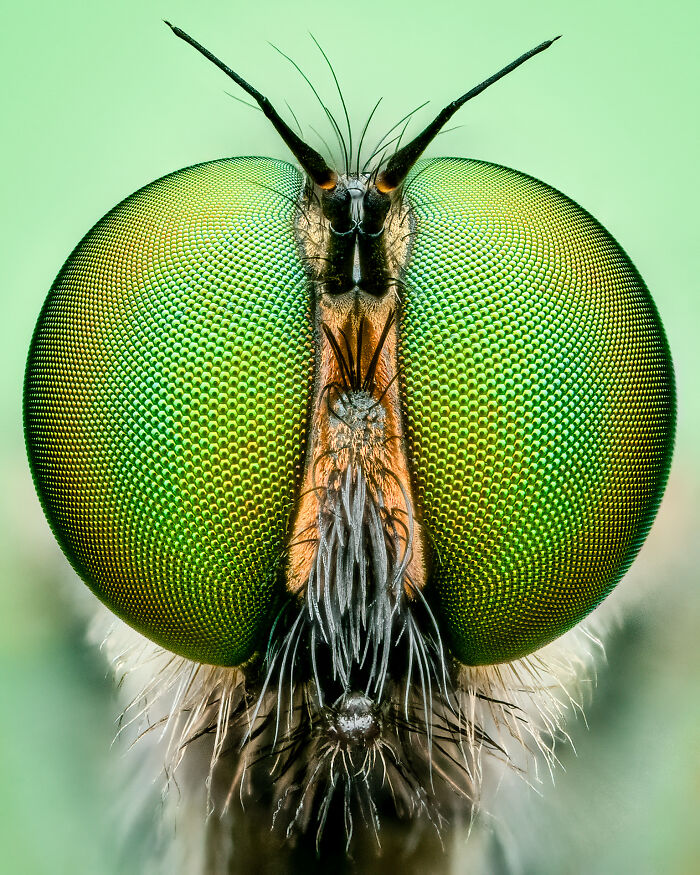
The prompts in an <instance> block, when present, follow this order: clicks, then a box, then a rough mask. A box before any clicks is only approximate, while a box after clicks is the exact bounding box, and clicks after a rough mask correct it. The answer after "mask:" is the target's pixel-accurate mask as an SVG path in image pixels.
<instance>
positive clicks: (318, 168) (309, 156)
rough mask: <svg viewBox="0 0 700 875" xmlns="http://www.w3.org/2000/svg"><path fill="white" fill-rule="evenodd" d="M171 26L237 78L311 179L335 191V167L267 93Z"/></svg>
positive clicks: (187, 35)
mask: <svg viewBox="0 0 700 875" xmlns="http://www.w3.org/2000/svg"><path fill="white" fill-rule="evenodd" d="M165 23H166V24H167V25H168V27H169V28H170V29H171V30H172V32H173V33H174V34H175V36H177V37H179V38H180V39H181V40H184V41H185V42H186V43H189V44H190V45H191V46H192V48H195V49H197V51H198V52H200V53H201V54H202V55H204V57H205V58H207V59H208V60H210V61H211V62H212V63H213V64H216V66H217V67H218V68H219V69H220V70H223V72H224V73H226V75H227V76H228V77H229V78H231V79H233V81H234V82H235V83H236V84H237V85H240V87H241V88H242V89H243V90H244V91H245V92H246V93H247V94H249V95H250V96H251V97H252V98H253V100H255V102H256V103H257V104H258V106H259V107H260V109H261V110H262V111H263V113H264V114H265V115H266V116H267V118H269V119H270V121H271V122H272V124H273V126H274V128H275V130H276V131H277V133H278V134H279V135H280V137H282V139H283V140H284V142H285V143H286V144H287V146H289V148H290V149H291V151H292V154H293V155H294V157H295V158H296V159H297V161H298V162H299V163H300V164H301V166H302V167H303V168H304V170H305V171H306V172H307V173H308V175H309V176H310V177H311V179H312V180H313V181H314V182H315V183H316V185H318V186H320V187H321V188H324V189H326V190H331V189H333V188H335V185H336V182H337V180H338V175H337V174H336V173H335V171H333V170H331V168H330V167H329V166H328V165H327V164H326V162H325V160H324V159H323V156H321V155H320V154H319V153H318V152H317V151H316V150H315V149H312V148H311V146H308V145H307V144H306V143H305V142H304V141H303V140H302V139H301V138H300V137H298V136H297V135H296V134H295V133H294V131H293V130H292V129H291V128H290V127H289V125H288V124H287V123H286V122H285V121H284V120H283V119H282V118H281V116H280V115H279V113H278V112H277V110H276V109H275V108H274V106H273V105H272V104H271V103H270V101H269V100H268V99H267V97H265V95H264V94H261V93H260V92H259V91H258V90H257V89H256V88H253V86H252V85H249V84H248V83H247V82H246V81H245V79H243V78H242V77H241V76H239V75H238V73H236V72H235V70H232V69H231V68H230V67H228V66H226V64H224V62H223V61H220V60H219V59H218V58H217V57H216V55H213V54H212V53H211V52H210V51H209V50H208V49H205V48H204V46H203V45H200V43H198V42H197V40H195V39H193V38H192V37H191V36H190V35H189V34H187V33H185V31H184V30H181V29H180V28H179V27H175V25H173V24H171V23H170V22H169V21H166V22H165Z"/></svg>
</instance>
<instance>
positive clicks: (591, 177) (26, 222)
mask: <svg viewBox="0 0 700 875" xmlns="http://www.w3.org/2000/svg"><path fill="white" fill-rule="evenodd" d="M162 18H168V19H170V20H172V21H173V22H175V23H177V24H179V25H180V26H181V27H183V28H185V29H187V30H189V31H190V32H191V33H192V34H193V35H195V36H196V37H197V38H198V39H200V40H201V41H202V42H204V43H205V44H206V45H207V46H209V47H210V48H211V49H212V50H213V51H215V52H216V53H217V54H219V55H220V56H222V57H223V58H225V59H226V60H227V61H229V63H231V64H232V65H233V66H235V68H236V69H237V70H238V71H239V72H240V73H241V74H243V75H244V76H246V77H247V78H248V79H250V80H251V81H252V82H253V83H254V84H255V85H256V86H257V87H258V88H260V89H261V90H262V91H263V93H266V94H268V96H269V97H270V98H271V99H272V100H273V102H275V103H276V105H278V107H280V109H284V100H285V99H287V100H289V102H290V103H291V104H292V106H293V107H294V109H295V111H296V114H297V116H299V117H300V118H301V119H303V120H306V121H308V122H309V123H311V124H313V125H315V126H316V127H321V126H322V124H323V119H322V117H321V115H320V112H319V110H318V108H317V107H316V106H315V105H314V103H313V101H312V99H311V97H310V96H309V93H308V90H307V88H306V86H305V84H304V83H303V81H301V80H300V79H299V77H297V76H296V75H295V74H294V73H293V71H291V70H290V68H289V66H288V65H286V62H284V60H283V59H282V58H280V57H279V56H278V55H277V54H276V53H275V52H274V51H273V50H272V49H270V47H269V46H268V45H267V42H266V41H267V40H270V41H272V42H274V43H276V44H278V45H280V46H281V47H282V48H283V49H284V50H285V51H286V52H288V53H289V54H291V55H292V56H293V57H294V58H295V59H297V60H298V61H299V62H301V63H303V65H304V66H305V67H306V68H307V69H308V70H309V72H310V74H311V75H312V78H313V79H314V81H316V82H318V83H319V85H320V88H321V91H322V92H323V93H324V94H325V95H327V96H328V97H329V99H331V100H332V88H331V83H330V81H329V76H328V73H327V71H326V70H325V68H324V66H323V62H322V60H321V59H320V57H319V56H318V53H317V52H316V51H315V49H314V47H313V44H312V43H311V41H310V39H309V37H308V35H307V33H306V31H307V30H308V29H310V30H312V31H313V32H314V34H315V35H316V36H317V37H318V38H319V40H320V41H321V43H322V44H323V45H324V47H325V48H326V49H327V51H328V53H329V54H330V56H331V58H332V60H333V62H334V64H335V67H336V71H337V73H338V75H339V77H340V79H341V83H342V84H343V86H344V89H345V92H346V96H347V99H348V103H349V107H350V111H351V117H352V118H353V119H354V121H355V126H356V127H359V126H360V125H361V123H362V121H363V120H364V117H365V115H366V113H367V112H368V111H369V109H370V108H371V106H372V105H373V103H374V102H375V100H376V98H377V97H378V96H379V95H380V94H383V95H384V102H383V110H382V111H381V112H379V113H378V116H377V126H376V128H375V129H374V134H375V135H376V136H379V135H381V134H382V133H383V132H384V130H385V129H386V128H387V127H389V126H390V125H391V124H393V123H394V122H395V121H396V120H397V119H398V118H399V117H400V116H402V115H403V114H404V113H405V112H407V111H408V110H409V109H411V108H413V106H415V105H417V104H418V103H421V102H422V101H423V100H426V99H430V101H431V106H430V108H427V109H426V110H424V111H423V114H421V115H420V116H419V119H420V120H421V121H427V119H428V117H429V115H428V114H429V112H430V111H431V109H433V110H434V109H435V108H437V107H439V106H441V105H443V104H444V103H446V102H447V101H448V100H451V99H452V98H454V97H456V96H457V95H458V94H460V93H462V92H463V91H465V90H466V89H467V88H469V87H471V86H472V85H473V84H475V83H476V82H478V81H480V80H481V79H482V78H484V76H486V75H488V74H490V73H492V72H493V71H494V70H496V69H498V68H499V67H500V66H501V65H502V64H504V63H505V62H507V61H509V60H511V59H512V58H514V57H515V56H517V55H518V54H520V53H521V52H522V51H524V50H525V49H527V48H530V47H531V46H533V45H535V44H537V43H539V42H541V41H542V40H543V39H545V38H547V37H551V36H554V35H556V34H558V33H562V34H564V39H562V40H561V41H560V42H558V43H557V44H556V45H555V46H554V47H553V48H552V49H550V50H549V51H548V52H547V53H545V54H544V55H542V56H540V57H539V58H537V59H536V60H534V61H532V62H530V63H529V64H528V65H526V66H525V67H524V68H522V69H521V70H519V71H518V72H517V73H515V74H514V75H513V76H511V77H509V78H507V79H506V80H504V81H503V82H501V83H499V84H498V85H497V86H495V88H494V89H493V90H490V91H489V92H488V93H487V94H485V95H483V96H482V97H480V98H479V99H478V100H477V101H475V102H474V103H473V104H470V105H469V106H468V107H467V108H465V109H464V110H462V112H461V113H460V115H459V116H458V117H457V123H458V124H460V125H462V127H461V128H460V129H459V130H456V131H453V132H452V133H448V134H445V135H444V136H441V137H440V138H439V139H438V141H437V142H436V143H435V144H434V146H433V148H432V154H443V155H464V156H470V157H475V158H484V159H488V160H490V161H494V162H497V163H501V164H505V165H509V166H512V167H515V168H517V169H519V170H522V171H525V172H527V173H530V174H532V175H534V176H536V177H539V178H541V179H543V180H545V181H546V182H548V183H550V184H551V185H554V186H556V187H557V188H560V189H561V190H562V191H564V192H565V193H566V194H568V195H569V196H570V197H572V198H573V199H574V200H576V201H578V202H580V203H581V204H582V205H583V206H584V207H586V209H588V210H589V211H590V212H592V213H593V215H595V216H596V217H597V218H598V219H599V220H600V221H601V222H602V223H603V224H604V225H605V226H606V227H607V228H608V229H609V230H610V231H611V233H612V234H613V235H614V236H615V237H616V238H617V239H618V240H619V242H620V243H621V244H622V246H623V247H624V248H625V249H626V250H627V251H628V253H629V254H630V256H631V258H632V260H633V261H634V262H635V264H636V265H637V267H638V268H639V270H640V272H641V274H642V276H643V277H644V278H645V279H646V281H647V284H648V285H649V287H650V289H651V291H652V294H653V295H654V297H655V300H656V302H657V305H658V307H659V310H660V312H661V316H662V319H663V320H664V323H665V325H666V329H667V332H668V336H669V341H670V344H671V349H672V352H673V355H674V359H675V364H676V369H677V375H678V392H679V408H680V410H679V417H680V418H679V432H678V439H677V450H676V458H675V463H674V468H673V471H672V477H671V483H670V485H669V489H668V492H667V497H666V499H665V501H664V505H663V507H662V510H661V513H660V516H659V520H658V522H657V525H656V526H655V528H654V530H653V532H652V535H651V537H650V539H649V541H648V543H647V545H646V546H645V547H644V549H643V551H642V553H641V554H640V557H639V559H638V560H637V562H636V563H635V565H634V567H633V569H632V571H631V572H630V575H629V576H628V579H627V580H625V582H624V583H623V584H621V586H620V587H619V588H618V593H617V594H615V595H613V596H612V597H611V598H613V599H614V598H618V599H619V601H620V606H621V610H622V611H623V612H624V614H625V616H626V618H627V620H628V622H627V624H626V625H625V626H624V627H623V629H622V631H620V632H619V633H617V634H616V635H615V636H613V639H612V641H611V643H610V646H609V648H608V653H609V663H610V667H609V668H608V669H607V670H605V669H604V670H603V671H602V673H601V677H600V680H599V683H598V690H597V692H596V695H595V698H594V703H593V705H592V707H591V708H590V709H589V712H588V722H589V726H590V728H589V729H586V727H585V726H584V724H583V722H582V721H580V720H579V721H578V722H577V723H575V724H574V725H573V727H572V735H573V738H574V741H575V743H576V746H577V749H578V758H576V757H574V756H573V754H571V753H570V752H568V753H567V752H564V753H563V754H562V756H563V758H564V764H565V766H566V771H565V772H564V771H561V772H560V773H559V775H558V777H557V785H556V788H555V789H552V787H551V786H550V787H548V786H545V787H544V788H543V797H542V798H539V797H537V796H536V795H535V794H532V796H531V797H530V800H529V802H528V805H527V810H523V811H521V812H518V813H517V816H515V817H514V818H513V822H509V823H508V827H509V829H510V831H511V832H512V835H513V843H514V845H515V846H517V847H518V848H519V849H520V857H521V863H522V871H523V872H528V873H627V872H629V873H694V872H697V871H700V863H699V860H700V842H699V841H698V830H697V826H696V820H697V812H698V810H700V755H699V753H698V751H699V750H700V733H699V732H698V726H699V725H700V707H699V706H698V695H697V690H698V683H699V682H700V665H699V662H700V660H699V658H698V657H699V648H698V643H697V642H698V629H699V625H698V621H699V619H700V611H699V610H698V598H697V576H698V572H697V569H698V567H700V563H699V561H698V560H699V559H700V556H698V548H697V540H698V539H697V536H696V532H697V525H698V522H699V521H700V520H699V515H698V510H697V509H698V493H699V488H698V484H699V482H700V461H698V453H697V445H698V440H699V439H700V405H698V403H697V394H698V390H697V388H696V382H695V381H696V379H697V378H700V344H699V343H698V341H697V324H698V318H699V317H700V296H699V295H698V286H697V278H698V276H700V245H699V230H700V228H699V224H700V223H699V222H698V218H697V217H698V213H699V205H700V182H699V178H698V155H699V154H700V148H699V147H700V143H699V139H700V138H699V132H700V125H699V123H698V104H697V93H698V86H699V85H700V81H699V80H700V75H699V73H700V63H699V62H698V52H697V45H696V39H697V33H698V26H699V25H700V13H699V9H698V4H697V3H696V2H691V0H669V2H667V3H666V4H664V5H661V4H658V3H656V2H654V3H652V2H646V0H636V2H631V0H612V2H603V0H589V2H587V3H585V4H576V5H574V4H566V5H565V4H562V3H555V2H544V0H533V2H530V3H522V2H516V0H503V2H501V3H499V4H484V3H479V4H477V3H472V2H465V0H461V2H457V0H454V2H451V0H432V2H430V3H427V2H422V0H386V2H384V3H378V2H376V0H371V2H370V0H355V2H352V3H337V2H335V0H328V2H321V0H307V2H304V0H301V2H298V3H294V4H292V3H288V2H281V0H267V2H266V3H264V4H262V3H261V4H252V3H249V4H243V3H232V2H230V0H227V2H223V0H201V2H199V3H197V4H194V3H187V2H185V0H170V2H165V0H140V2H136V0H121V2H119V3H116V4H107V3H99V2H98V3H81V2H72V3H65V2H64V3H61V2H58V3H49V2H46V0H44V2H28V3H26V4H12V5H8V6H7V7H6V8H5V10H4V15H3V27H2V34H1V35H0V42H1V44H2V50H1V52H0V58H1V59H2V60H1V61H0V63H2V65H3V68H4V69H3V83H4V87H3V89H2V94H1V95H0V101H2V113H1V117H2V119H3V122H4V127H3V129H4V134H3V136H2V140H1V141H0V154H1V157H2V159H3V164H4V168H5V170H4V173H3V174H2V182H1V184H2V194H3V197H2V205H3V211H2V217H1V219H0V221H1V222H2V227H1V236H0V239H1V240H2V248H1V251H0V258H1V259H2V272H1V276H2V304H3V314H2V319H0V332H2V338H1V340H0V351H1V352H0V354H2V356H3V362H2V368H0V381H1V382H0V387H1V395H0V423H2V428H1V440H2V443H1V445H0V451H1V452H2V458H1V460H0V466H1V467H0V475H1V477H2V489H1V490H0V499H1V513H2V524H1V525H0V563H1V566H0V567H1V574H2V577H1V581H2V582H1V583H0V663H1V672H2V674H1V677H2V695H1V696H0V849H1V850H0V872H3V873H4V872H7V873H23V875H44V873H52V875H54V873H71V875H87V873H90V875H94V873H98V875H102V873H104V875H112V873H116V872H120V871H140V867H139V864H138V862H133V861H132V862H129V849H123V848H122V849H118V848H117V847H116V846H117V844H118V842H117V840H116V839H115V837H114V834H113V830H112V829H111V827H110V822H111V821H110V814H111V810H112V808H113V807H114V806H115V804H116V805H117V807H118V803H119V800H118V799H117V801H116V803H115V802H114V800H113V796H114V784H113V783H111V782H110V780H109V779H108V778H107V777H106V770H107V766H106V764H107V762H108V761H109V760H110V759H111V755H110V751H109V744H110V741H111V738H112V735H113V732H114V727H113V725H112V721H113V719H114V716H115V712H116V705H115V702H114V698H113V695H112V692H111V686H110V684H109V682H107V681H105V679H104V675H105V669H104V666H103V665H102V663H101V662H100V660H99V659H98V658H97V657H96V655H95V654H94V653H93V652H92V651H91V650H90V649H89V648H88V647H87V646H86V645H85V644H84V641H83V636H84V626H83V624H82V622H81V620H80V618H79V617H77V615H76V612H75V608H74V596H75V593H76V592H77V591H78V590H80V589H81V586H80V584H79V583H78V581H77V580H76V579H75V577H74V575H73V574H72V572H71V571H70V569H68V567H67V565H66V563H65V561H64V560H63V558H62V556H61V554H60V553H59V551H58V549H57V547H56V546H55V544H54V542H53V540H52V538H51V536H50V534H49V531H48V528H47V526H46V524H45V522H44V519H43V515H42V513H41V510H40V508H39V506H38V503H37V501H36V499H35V496H34V492H33V487H32V485H31V482H30V478H29V473H28V470H27V465H26V461H25V456H24V447H23V439H22V431H21V417H20V397H21V383H22V374H23V369H24V361H25V355H26V349H27V346H28V343H29V338H30V335H31V331H32V328H33V325H34V322H35V319H36V316H37V314H38V312H39V308H40V306H41V303H42V301H43V298H44V296H45V294H46V292H47V290H48V288H49V286H50V284H51V282H52V280H53V278H54V276H55V274H56V273H57V271H58V269H59V268H60V267H61V265H62V263H63V261H64V259H65V258H66V256H67V255H68V254H69V253H70V251H71V249H72V248H73V246H74V245H75V244H76V243H77V242H78V241H79V240H80V238H81V237H82V235H83V234H84V233H85V232H86V231H87V230H88V229H89V228H90V226H91V225H92V224H93V223H94V222H95V221H96V220H97V219H98V218H100V217H101V216H102V215H103V214H104V213H105V212H106V211H107V210H108V209H110V208H111V207H112V206H113V205H114V204H116V203H117V202H118V201H119V200H121V199H122V198H123V197H125V196H126V195H128V194H130V193H131V192H132V191H134V190H135V189H136V188H138V187H140V186H141V185H143V184H145V183H147V182H149V181H151V180H152V179H154V178H156V177H158V176H161V175H163V174H164V173H167V172H170V171H172V170H176V169H178V168H180V167H183V166H185V165H188V164H193V163H197V162H200V161H205V160H209V159H212V158H218V157H222V156H227V155H245V154H262V155H270V156H279V157H288V155H287V154H286V153H285V149H284V147H283V146H282V144H281V143H280V142H279V141H278V139H277V138H276V136H275V135H274V132H273V131H272V130H271V128H270V127H269V126H268V124H267V122H266V121H265V119H264V118H262V116H261V115H260V114H259V113H256V112H253V111H250V110H248V109H246V108H245V107H243V106H241V105H240V104H238V103H235V102H234V101H232V100H231V99H230V98H229V97H227V95H226V94H225V91H226V90H230V87H229V84H228V83H227V81H226V80H225V79H224V78H223V75H222V74H221V73H219V72H218V71H217V70H216V69H215V68H213V67H212V66H210V65H208V64H207V63H206V62H205V61H204V60H203V59H202V58H201V57H199V56H197V55H196V54H195V53H194V52H193V51H192V50H191V49H188V48H187V47H186V46H184V45H183V44H182V43H181V42H179V41H178V40H176V39H175V38H174V37H173V36H172V35H171V34H170V32H169V31H168V30H167V28H166V27H165V26H164V25H163V24H162V22H161V19H162ZM231 88H232V86H231ZM322 129H323V128H322ZM371 139H373V137H372V138H371ZM637 594H639V598H638V599H635V598H634V596H635V595H637ZM628 603H631V604H628ZM117 851H119V853H117Z"/></svg>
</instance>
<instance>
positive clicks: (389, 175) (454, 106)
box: [377, 36, 559, 192]
mask: <svg viewBox="0 0 700 875" xmlns="http://www.w3.org/2000/svg"><path fill="white" fill-rule="evenodd" d="M558 39H559V37H558V36H555V37H554V39H550V40H546V41H545V42H543V43H540V45H539V46H535V48H534V49H530V51H529V52H525V54H524V55H521V56H520V57H519V58H517V59H516V60H515V61H512V62H511V63H510V64H508V65H507V66H506V67H504V68H503V69H502V70H499V71H498V73H494V74H493V76H489V78H488V79H485V80H484V81H483V82H482V83H481V84H480V85H477V86H476V87H475V88H472V89H471V91H467V93H466V94H463V95H462V96H461V97H459V98H457V100H453V101H452V103H448V104H447V106H446V107H445V108H444V109H443V110H442V111H441V112H439V113H438V115H437V117H436V118H435V119H434V121H432V122H431V123H430V124H429V125H428V127H427V128H426V129H425V130H424V131H422V132H421V133H420V134H418V136H417V137H416V138H415V139H413V140H411V142H410V143H407V144H406V145H405V146H404V147H403V148H402V149H399V150H398V151H397V152H395V153H394V155H392V157H391V158H390V159H389V163H388V164H387V166H386V170H384V171H383V172H382V173H380V174H379V176H378V177H377V188H378V189H379V190H380V191H382V192H390V191H393V190H394V189H395V188H397V187H398V186H399V185H401V183H402V182H403V181H404V179H405V178H406V176H407V174H408V171H409V170H410V169H411V167H413V165H414V164H415V163H416V161H417V160H418V158H420V156H421V154H422V153H423V150H424V149H425V148H426V146H427V145H428V144H429V143H430V141H431V140H432V139H433V138H434V137H435V136H436V135H437V133H438V132H439V130H440V128H442V127H443V125H444V124H446V122H448V121H449V120H450V119H451V118H452V116H453V115H454V114H455V113H456V112H457V110H458V109H459V108H460V107H462V106H464V104H465V103H466V102H467V101H468V100H471V99H472V97H476V96H477V94H481V92H482V91H485V90H486V89H487V88H488V87H489V85H493V83H494V82H498V80H499V79H502V78H503V77H504V76H507V75H508V73H512V71H513V70H515V68H516V67H519V66H520V65H521V64H524V63H525V61H528V60H529V59H530V58H532V57H534V56H535V55H538V54H539V53H540V52H543V51H544V50H545V49H548V48H549V47H550V46H551V45H552V43H553V42H554V41H555V40H558Z"/></svg>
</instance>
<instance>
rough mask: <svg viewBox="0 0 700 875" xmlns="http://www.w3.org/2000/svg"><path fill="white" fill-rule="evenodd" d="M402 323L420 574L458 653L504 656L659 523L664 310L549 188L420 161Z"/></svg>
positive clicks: (603, 586)
mask: <svg viewBox="0 0 700 875" xmlns="http://www.w3.org/2000/svg"><path fill="white" fill-rule="evenodd" d="M405 193H406V196H407V199H408V201H409V203H410V204H411V205H412V206H413V210H414V215H415V224H416V228H415V242H414V246H413V253H412V257H411V260H410V262H409V266H408V269H407V271H406V276H405V288H406V292H405V297H404V317H403V326H402V333H401V338H400V348H401V364H402V373H403V379H404V391H403V402H404V405H405V409H406V427H407V432H408V438H409V447H410V450H411V455H412V458H413V463H414V466H415V472H416V480H417V493H418V502H419V505H420V506H421V507H422V509H423V513H424V516H425V524H426V528H427V530H428V532H429V536H430V538H431V540H432V542H433V544H434V548H435V550H436V553H437V559H438V562H437V565H436V568H435V571H434V577H433V580H432V584H433V586H434V591H435V597H436V601H437V603H438V605H439V607H440V612H441V618H442V620H443V623H444V625H445V627H446V631H447V632H448V633H449V634H448V638H449V641H450V644H451V648H452V650H453V652H454V653H455V655H456V656H457V657H458V658H459V659H460V660H461V661H463V662H465V663H469V664H481V663H490V662H502V661H504V660H510V659H513V658H515V657H518V656H522V655H524V654H527V653H530V652H532V651H533V650H535V649H536V648H538V647H541V646H542V645H544V644H546V643H547V642H548V641H551V640H552V639H553V638H555V637H557V636H558V635H560V634H561V633H562V632H564V631H566V630H567V629H569V628H570V627H571V626H573V625H574V624H575V623H577V622H578V621H579V620H581V619H582V618H583V617H585V616H586V614H588V613H589V612H590V611H591V610H593V608H594V607H596V605H597V604H598V603H599V602H600V601H601V600H602V599H603V598H604V597H605V596H606V595H607V594H608V592H609V591H610V590H611V589H612V587H613V586H614V585H615V583H616V582H617V581H618V580H619V578H620V576H621V575H622V573H623V572H624V571H625V569H626V568H627V567H628V566H629V564H630V562H631V561H632V559H633V558H634V556H635V555H636V553H637V551H638V549H639V547H640V546H641V543H642V541H643V539H644V537H645V536H646V534H647V532H648V530H649V526H650V525H651V522H652V520H653V518H654V514H655V512H656V509H657V506H658V503H659V500H660V498H661V494H662V491H663V486H664V484H665V481H666V476H667V471H668V465H669V461H670V456H671V449H672V439H673V416H674V394H673V371H672V366H671V360H670V356H669V352H668V347H667V345H666V340H665V338H664V334H663V330H662V328H661V324H660V322H659V318H658V315H657V313H656V310H655V308H654V305H653V302H652V300H651V297H650V296H649V293H648V292H647V290H646V287H645V286H644V283H643V282H642V280H641V278H640V277H639V274H638V273H637V271H636V270H635V269H634V267H633V266H632V264H631V263H630V261H629V259H628V258H627V257H626V255H625V253H624V252H623V251H622V250H621V249H620V247H619V246H618V245H617V244H616V243H615V241H614V240H613V239H612V238H611V237H610V235H609V234H608V233H607V232H606V231H605V230H604V229H603V228H602V227H601V226H600V225H599V224H598V223H597V222H596V221H595V220H594V219H593V218H592V217H591V216H590V215H589V214H588V213H586V212H585V211H584V210H582V209H581V208H580V207H579V206H577V205H576V204H575V203H573V202H572V201H570V200H569V199H568V198H566V197H565V196H564V195H562V194H561V193H559V192H558V191H555V190H554V189H552V188H550V187H549V186H547V185H544V184H543V183H541V182H539V181H537V180H536V179H533V178H531V177H529V176H525V175H523V174H521V173H517V172H516V171H514V170H508V169H506V168H504V167H497V166H495V165H493V164H487V163H484V162H479V161H466V160H460V159H447V158H443V159H437V160H434V161H427V162H421V163H420V164H419V165H417V166H416V169H415V171H414V173H413V176H412V178H409V180H408V182H407V185H406V191H405Z"/></svg>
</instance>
